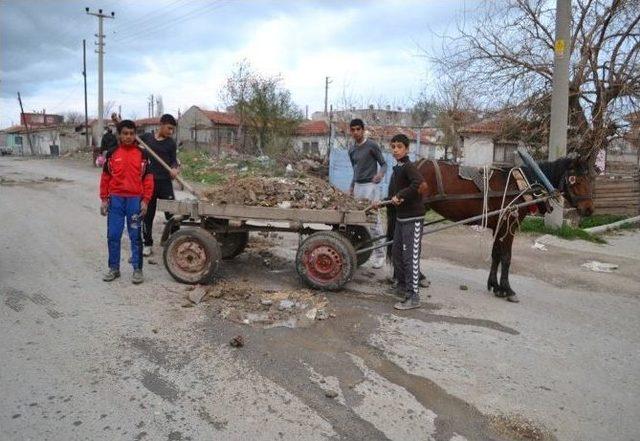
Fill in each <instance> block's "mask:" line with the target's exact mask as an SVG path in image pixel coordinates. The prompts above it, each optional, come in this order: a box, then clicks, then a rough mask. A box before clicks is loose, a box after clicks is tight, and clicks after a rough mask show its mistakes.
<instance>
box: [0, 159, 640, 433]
mask: <svg viewBox="0 0 640 441" xmlns="http://www.w3.org/2000/svg"><path fill="white" fill-rule="evenodd" d="M0 178H1V179H0V210H1V213H2V228H1V229H0V335H1V336H2V338H1V339H0V391H1V394H2V399H1V400H0V439H2V440H84V439H87V440H208V439H224V440H247V439H251V440H279V439H284V440H314V439H343V440H386V439H388V440H398V441H399V440H438V441H440V440H442V441H463V440H469V441H473V440H518V439H547V440H553V439H558V440H587V441H588V440H594V441H595V440H604V439H607V440H624V441H633V440H635V441H637V440H638V439H640V420H638V418H637V416H638V415H640V398H639V396H640V376H639V375H638V372H640V351H638V348H639V347H640V321H639V320H638V316H639V315H640V299H639V297H640V290H639V289H638V287H639V286H640V256H638V254H636V255H635V256H634V255H633V253H632V252H631V253H629V250H633V249H635V250H639V249H640V234H638V233H637V232H636V233H626V234H625V235H624V236H622V237H620V236H618V237H616V238H615V240H614V241H612V242H614V243H615V241H622V243H624V246H623V247H621V248H620V249H622V250H624V252H623V253H620V255H618V254H616V247H615V246H609V247H608V248H606V249H605V248H598V247H597V246H595V245H590V244H587V245H585V244H582V243H573V244H572V243H568V244H567V243H555V242H553V243H549V244H548V245H547V248H548V249H547V251H540V250H537V249H532V248H531V245H532V243H533V240H534V239H533V238H532V237H524V236H523V237H518V238H517V240H516V243H515V248H514V263H513V266H512V271H513V276H512V286H513V287H514V288H515V289H516V290H517V291H518V294H519V296H520V297H521V300H522V302H521V303H520V304H517V305H515V304H510V303H507V302H505V301H502V300H500V299H497V298H494V297H492V296H491V295H490V294H489V293H487V292H486V291H485V290H484V286H485V281H486V276H487V270H486V267H487V265H488V262H486V260H485V258H486V246H484V245H485V244H486V242H487V241H486V239H483V238H482V237H481V235H480V234H478V233H475V232H473V231H471V230H468V229H464V228H461V229H456V230H455V231H448V232H443V233H439V234H437V235H434V236H430V237H428V238H427V239H426V240H425V247H426V248H425V253H424V257H425V260H424V262H423V266H424V269H425V270H426V272H427V274H428V276H429V278H430V279H431V281H432V285H431V287H430V288H429V289H428V290H427V291H426V292H425V295H429V296H430V297H428V298H426V297H425V298H426V300H427V301H428V302H427V305H426V306H425V307H424V308H423V309H421V310H417V311H410V312H405V313H397V312H395V311H394V310H393V309H392V308H391V306H392V304H393V302H394V299H393V298H392V297H390V296H389V295H385V294H383V291H384V288H385V285H384V283H383V281H382V280H383V279H384V273H383V272H373V271H372V270H371V269H369V268H367V267H364V268H361V269H360V270H359V272H358V273H357V274H356V277H355V279H354V281H353V282H351V283H350V284H348V285H347V289H346V290H345V291H343V292H340V293H329V294H327V298H328V300H329V302H330V305H331V310H332V311H334V312H335V315H336V317H335V318H330V319H328V320H323V321H315V322H313V323H312V324H311V326H308V327H294V328H287V327H275V328H269V329H265V328H263V327H260V326H256V325H244V324H242V323H235V322H231V321H229V320H225V319H224V318H222V316H221V315H220V310H219V307H218V306H217V305H218V304H217V303H216V299H211V300H209V301H207V302H205V303H203V304H200V305H198V306H196V307H193V308H183V307H182V305H183V304H184V303H185V301H184V296H185V287H184V285H180V284H178V283H176V282H174V281H173V280H172V279H171V277H170V276H169V275H168V274H167V272H166V271H165V269H164V267H163V265H162V262H161V258H160V257H159V256H158V255H159V253H160V250H159V249H156V256H155V257H154V260H156V261H157V263H158V264H156V265H150V264H147V265H146V266H145V277H146V281H145V283H144V284H143V285H141V286H134V285H132V284H131V283H130V281H129V276H130V272H131V270H130V269H129V268H127V265H126V264H123V265H122V267H123V277H122V278H121V279H120V280H118V281H116V282H114V283H112V284H107V283H104V282H102V281H101V274H102V272H103V271H104V269H105V262H106V222H105V220H104V218H102V217H100V216H99V214H98V199H97V179H98V172H97V170H95V169H92V168H90V167H88V166H85V165H82V164H79V163H76V162H73V161H63V160H20V159H19V158H4V157H3V158H2V159H0ZM158 226H159V225H158ZM634 243H635V244H637V246H636V247H635V248H634V246H633V244H634ZM123 244H124V247H125V249H126V240H124V241H123ZM269 246H270V247H271V249H270V252H272V253H273V254H275V255H277V256H280V257H281V258H283V259H289V260H290V259H291V257H292V255H293V253H294V252H295V246H296V238H295V237H292V236H286V235H285V236H284V237H283V238H282V239H279V240H276V241H275V242H274V243H272V244H271V245H269ZM605 251H606V252H605ZM123 256H127V252H126V251H125V252H123ZM588 260H600V261H604V262H608V263H616V264H618V265H619V269H618V270H616V271H615V272H614V273H610V274H603V273H594V272H591V271H589V270H587V269H586V268H583V267H581V266H580V265H581V264H582V263H584V262H586V261H588ZM221 277H222V279H224V280H228V281H242V282H243V283H244V284H245V285H249V286H255V289H264V288H272V289H274V290H277V289H289V290H292V289H293V290H295V289H299V288H300V285H299V283H298V281H297V279H296V277H295V273H294V271H293V268H292V265H291V264H289V265H285V266H284V268H283V269H280V270H278V271H272V270H270V269H269V268H267V267H265V266H263V265H261V261H260V259H259V256H257V255H256V253H254V252H249V253H245V254H243V255H241V256H239V257H238V258H237V259H235V260H234V261H232V262H227V263H225V264H224V266H223V269H222V273H221ZM460 285H466V286H467V287H468V289H467V290H461V289H460ZM239 334H240V335H243V336H244V338H245V346H244V347H243V348H232V347H230V346H229V344H228V342H229V340H230V339H231V338H232V337H233V336H236V335H239ZM327 391H330V392H332V393H333V394H332V395H336V396H335V397H333V398H329V397H327V396H326V395H327ZM527 436H529V438H527ZM536 437H537V438H536Z"/></svg>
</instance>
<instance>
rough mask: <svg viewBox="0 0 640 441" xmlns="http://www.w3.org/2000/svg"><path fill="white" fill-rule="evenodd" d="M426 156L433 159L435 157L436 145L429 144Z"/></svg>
mask: <svg viewBox="0 0 640 441" xmlns="http://www.w3.org/2000/svg"><path fill="white" fill-rule="evenodd" d="M427 157H428V158H429V159H435V157H436V146H435V145H430V146H429V153H428V154H427Z"/></svg>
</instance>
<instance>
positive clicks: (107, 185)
mask: <svg viewBox="0 0 640 441" xmlns="http://www.w3.org/2000/svg"><path fill="white" fill-rule="evenodd" d="M118 135H119V137H120V143H119V144H118V146H117V147H116V148H115V149H113V150H111V151H109V152H108V153H107V157H106V160H105V163H104V166H103V168H102V176H101V177H100V199H101V200H102V204H101V205H100V214H102V215H103V216H107V243H108V245H109V271H107V273H106V274H105V275H104V277H103V278H102V280H104V281H105V282H111V281H113V280H115V279H117V278H118V277H120V240H121V238H122V230H123V229H124V222H125V219H126V222H127V231H128V233H129V240H130V241H131V263H132V264H133V275H132V276H131V281H132V282H133V283H135V284H138V283H142V282H143V280H144V279H143V276H142V239H141V237H140V222H141V220H142V218H143V217H144V215H145V213H146V211H147V207H148V205H149V200H150V199H151V196H152V195H153V176H152V175H151V173H150V172H149V167H148V166H149V160H148V159H147V155H146V152H143V151H142V150H140V149H139V148H138V146H137V145H136V143H135V137H136V125H135V124H134V122H133V121H131V120H124V121H121V122H120V123H118Z"/></svg>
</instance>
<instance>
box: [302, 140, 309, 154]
mask: <svg viewBox="0 0 640 441" xmlns="http://www.w3.org/2000/svg"><path fill="white" fill-rule="evenodd" d="M310 146H311V144H310V143H308V142H303V143H302V153H309V147H310Z"/></svg>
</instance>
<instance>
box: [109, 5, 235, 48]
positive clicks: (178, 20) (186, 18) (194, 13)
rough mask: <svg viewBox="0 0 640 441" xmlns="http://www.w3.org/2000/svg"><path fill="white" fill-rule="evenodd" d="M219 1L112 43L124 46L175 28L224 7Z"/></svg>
mask: <svg viewBox="0 0 640 441" xmlns="http://www.w3.org/2000/svg"><path fill="white" fill-rule="evenodd" d="M221 1H222V0H217V1H215V2H214V3H211V4H208V5H206V6H204V7H202V8H199V9H194V10H192V11H190V12H187V13H186V14H184V15H181V16H179V17H177V18H176V19H174V20H172V21H170V22H166V23H163V24H162V25H160V26H154V25H152V26H149V27H147V28H145V29H140V30H138V31H137V32H136V33H134V34H131V35H129V36H128V37H126V38H122V39H115V40H114V43H115V42H117V43H121V44H126V43H129V42H131V41H134V40H136V39H137V38H139V37H140V36H142V35H152V34H155V33H158V32H161V31H165V30H166V29H169V28H171V27H172V26H175V25H177V24H180V23H184V22H186V21H189V20H191V19H193V18H195V17H196V16H197V17H201V16H202V15H204V14H207V13H209V12H212V11H213V10H215V9H218V8H220V7H222V6H224V4H220V3H221Z"/></svg>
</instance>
